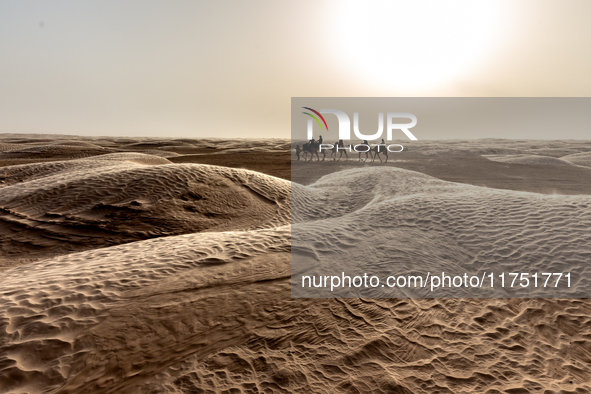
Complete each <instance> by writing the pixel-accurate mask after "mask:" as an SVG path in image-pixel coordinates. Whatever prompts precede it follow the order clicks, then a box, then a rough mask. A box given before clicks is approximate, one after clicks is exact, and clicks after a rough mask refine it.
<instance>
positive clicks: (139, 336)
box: [0, 160, 591, 394]
mask: <svg viewBox="0 0 591 394" xmlns="http://www.w3.org/2000/svg"><path fill="white" fill-rule="evenodd" d="M107 161H108V160H107ZM94 163H96V164H95V165H96V168H97V171H98V172H96V173H93V172H90V171H83V170H81V171H79V172H76V170H75V169H58V170H55V169H52V170H48V172H47V173H46V174H48V175H47V176H41V175H35V174H33V173H34V171H32V170H30V169H29V170H26V171H28V172H26V174H28V175H26V177H27V179H26V180H24V181H23V182H16V183H14V184H10V185H9V186H5V187H3V188H2V189H0V190H2V194H1V195H2V198H3V199H4V200H3V203H4V204H6V206H7V208H6V209H7V210H9V211H10V212H18V214H20V215H22V216H26V217H30V218H33V219H34V220H39V219H38V218H44V217H46V215H47V212H50V213H51V212H55V214H58V213H59V214H63V213H67V214H68V215H72V216H73V217H76V218H87V217H88V215H90V214H91V213H90V212H92V207H93V204H96V202H97V201H104V202H106V203H108V204H111V205H115V204H119V205H123V204H127V203H129V204H131V203H132V202H133V201H138V202H141V203H142V204H145V205H149V204H158V201H157V200H158V198H159V197H161V198H163V199H168V200H166V201H168V202H167V204H168V205H167V207H168V209H169V210H170V211H171V212H173V213H175V214H179V212H181V211H176V210H175V209H177V208H176V206H175V205H174V204H173V203H172V202H171V201H174V200H173V197H174V196H178V195H179V194H178V193H181V192H183V191H186V190H187V187H188V186H187V185H190V184H191V182H200V183H198V184H200V185H207V187H208V188H209V190H211V193H213V194H212V195H215V196H216V198H220V199H221V198H228V197H227V196H228V195H230V196H233V195H238V196H248V198H249V199H248V203H247V205H248V207H249V210H250V212H251V213H252V215H253V218H251V219H250V220H254V218H258V219H260V218H261V217H263V216H262V215H267V216H265V217H266V218H267V219H266V221H265V222H256V223H251V224H250V226H251V227H253V228H249V229H245V228H243V227H245V226H246V223H248V220H246V219H245V220H244V221H241V219H240V218H241V217H242V216H241V215H246V213H243V211H241V210H239V209H236V211H233V212H237V213H236V214H235V213H233V212H231V214H229V216H232V215H235V217H236V218H235V220H233V221H234V222H235V223H234V224H235V225H236V227H234V228H232V227H231V225H232V224H230V223H229V222H228V223H226V224H224V225H220V226H218V227H216V226H210V227H208V228H207V231H203V232H200V233H195V232H194V233H191V234H184V235H175V236H169V237H160V238H156V239H149V240H142V241H138V242H131V243H127V244H123V245H117V246H112V247H108V248H97V249H94V250H89V251H82V252H78V253H72V254H68V255H64V256H60V257H55V258H50V259H45V260H41V261H36V262H33V263H30V264H27V265H23V266H20V267H17V268H13V269H10V270H7V271H4V272H3V273H2V276H1V277H0V332H1V333H2V334H1V335H0V392H2V393H25V392H27V393H123V394H126V393H170V394H173V393H174V394H179V393H263V392H264V393H400V394H410V393H425V394H427V393H429V394H431V393H447V394H451V393H486V394H497V393H509V394H519V393H543V394H558V393H561V394H571V393H578V394H583V393H590V392H591V384H590V382H591V367H590V366H591V318H590V316H591V303H590V302H589V301H588V300H576V299H510V300H508V299H441V298H438V299H425V298H420V299H379V298H375V299H366V298H361V299H359V298H357V299H311V298H305V299H299V298H292V297H291V286H290V277H291V269H290V267H291V264H290V263H291V258H292V257H291V253H290V252H291V251H292V235H293V233H294V232H296V231H300V232H304V231H307V232H309V237H310V241H311V242H312V241H313V243H309V244H307V243H306V244H303V245H299V246H298V245H295V246H298V247H299V248H301V249H300V250H307V251H308V252H309V255H310V256H330V253H337V254H338V253H341V252H342V251H347V252H351V253H353V252H354V251H355V249H361V250H363V248H366V247H369V245H363V244H362V245H357V246H355V244H353V242H355V240H356V239H359V238H358V235H359V234H361V233H367V234H369V235H370V236H371V237H372V239H374V240H376V241H377V240H380V241H383V240H384V239H388V240H391V241H392V242H393V244H392V245H393V246H391V247H392V248H393V250H396V251H398V252H399V253H400V255H401V256H402V257H401V258H402V260H400V261H402V262H403V264H404V261H405V260H404V259H405V258H408V259H410V258H411V257H413V258H414V259H415V260H414V261H415V262H416V261H418V259H420V258H426V257H427V256H429V255H430V254H434V253H435V254H437V253H439V255H438V256H439V257H441V258H449V256H454V258H453V259H452V260H453V261H460V262H465V263H469V262H473V261H478V264H487V263H490V264H492V263H493V262H494V260H495V259H499V258H500V257H503V258H512V257H511V256H512V255H511V253H512V252H511V250H512V248H516V247H517V248H519V247H521V248H522V249H519V250H518V252H519V253H521V257H520V258H528V256H540V255H541V254H542V253H564V254H563V255H562V254H559V255H560V256H563V257H564V256H570V257H569V258H572V259H576V261H580V260H578V259H580V258H581V257H582V256H583V255H582V254H581V253H582V252H581V251H582V250H584V248H585V247H586V245H589V243H588V242H587V241H588V239H587V238H586V237H588V235H587V233H588V231H587V232H585V229H587V230H588V228H589V227H588V215H589V208H588V207H587V206H586V205H585V204H586V203H585V201H588V197H583V196H580V197H577V196H574V197H573V196H571V197H564V196H556V197H552V196H541V195H537V194H531V193H517V192H509V191H501V190H493V191H489V190H486V189H483V188H478V187H466V186H465V185H459V184H453V183H449V182H442V181H439V180H437V179H434V178H431V177H428V176H425V175H422V174H418V173H414V172H411V171H405V170H396V169H386V168H378V169H374V170H371V171H366V172H357V171H349V172H345V173H338V174H334V175H332V176H328V177H324V178H322V179H321V180H320V181H318V182H317V183H316V184H313V185H311V186H309V187H304V186H301V185H294V186H293V188H291V189H290V187H289V183H286V182H282V181H280V180H278V179H276V178H273V177H269V176H265V175H261V174H256V173H253V172H250V171H246V170H230V169H220V168H218V167H211V166H200V165H170V164H158V165H146V164H137V163H129V162H125V163H123V164H118V165H108V166H107V165H105V167H102V166H101V165H100V164H99V163H98V161H95V162H94ZM21 170H22V168H21V169H20V170H19V171H21ZM97 173H98V174H99V175H100V176H98V177H95V176H94V175H95V174H97ZM65 174H70V175H68V176H66V175H65ZM134 174H135V175H134ZM23 176H24V175H23ZM95 182H103V183H98V184H99V185H100V187H101V188H103V189H105V190H107V191H109V193H106V192H105V194H104V195H101V194H100V193H101V190H103V189H100V188H98V187H94V186H93V185H95ZM343 183H345V184H347V185H348V186H347V190H349V191H348V192H346V193H345V192H343V186H342V184H343ZM147 184H149V185H151V186H150V187H147V186H146V185H147ZM107 185H108V186H109V187H106V186H107ZM183 187H184V189H183ZM89 189H91V190H90V191H88V190H89ZM85 190H86V191H85ZM222 191H223V192H222ZM290 191H291V192H292V198H293V205H294V207H298V208H294V212H297V215H294V218H293V224H291V225H290V224H289V220H290V215H289V214H288V213H289V206H290V201H289V194H290ZM63 193H66V194H63ZM70 193H71V194H70ZM215 193H217V194H215ZM181 194H182V193H181ZM40 195H41V196H42V197H38V196H40ZM60 195H62V196H63V195H66V196H69V198H62V199H60V197H59V196H60ZM7 196H8V197H7ZM75 196H80V197H78V198H75ZM157 196H158V197H157ZM171 196H173V197H171ZM236 198H237V197H236ZM244 198H246V197H244ZM585 199H587V200H585ZM181 200H182V198H181ZM237 200H238V201H242V200H239V199H238V198H237ZM183 201H184V200H183ZM325 203H328V204H325ZM236 204H238V205H237V206H238V207H240V206H241V205H239V203H238V202H237V203H236ZM257 204H258V205H257ZM282 204H287V207H288V209H284V208H283V207H284V205H282ZM210 205H213V206H214V207H215V206H216V205H215V201H214V200H212V204H210ZM224 206H225V205H224ZM210 209H213V208H210ZM255 209H257V210H260V211H255ZM154 212H159V211H154ZM286 212H287V213H286ZM417 212H418V213H419V214H417ZM149 214H153V212H152V211H147V212H146V213H145V215H146V216H147V215H149ZM11 215H13V216H15V217H18V216H17V215H16V214H12V213H11ZM172 216H173V215H170V216H167V217H172ZM107 218H109V219H110V218H111V217H107V216H105V218H103V219H102V220H107ZM575 218H576V219H578V221H575V220H574V219H575ZM44 220H45V219H44ZM214 221H219V222H223V218H222V219H220V218H218V219H215V220H214ZM330 223H333V224H335V225H338V228H339V231H341V232H342V233H343V234H345V235H347V236H348V237H349V238H348V239H349V240H350V241H351V242H348V241H347V238H344V239H343V240H340V239H337V237H333V236H331V235H330V234H329V233H328V232H327V231H325V230H326V229H328V228H329V226H328V225H329V224H330ZM577 223H578V224H577ZM549 224H552V225H554V226H556V227H557V229H562V230H563V231H564V230H565V229H566V230H569V231H571V233H570V234H573V235H576V236H577V237H579V240H578V241H576V242H575V244H574V245H575V246H578V247H579V249H580V250H574V249H573V250H569V249H568V248H564V247H563V248H561V247H557V246H556V245H569V243H570V241H569V243H567V242H566V241H565V240H562V241H561V242H559V239H558V238H557V237H559V233H558V232H556V233H553V232H552V230H551V229H549V228H547V227H548V225H549ZM110 225H111V224H110ZM452 228H453V229H456V231H455V232H452V231H451V230H449V229H452ZM212 229H215V231H213V230H212ZM130 231H131V230H130ZM557 231H558V230H557ZM536 232H537V233H536ZM540 232H541V233H542V234H543V235H544V237H543V240H544V242H539V241H540V236H539V234H540ZM379 234H382V235H381V236H383V237H386V238H383V239H382V238H379V237H380V235H379ZM384 234H386V235H384ZM387 234H390V235H387ZM427 234H431V237H432V238H427ZM535 234H538V235H537V237H536V235H535ZM398 237H400V239H398ZM528 237H529V238H528ZM519 239H525V240H527V242H525V243H524V244H523V245H521V244H519ZM394 241H396V242H394ZM577 242H580V244H579V243H577ZM583 243H584V244H583ZM373 245H374V244H372V246H373ZM375 245H380V244H375ZM483 245H484V247H483ZM520 245H521V246H520ZM295 246H294V247H295ZM503 247H505V248H506V249H503ZM305 248H307V249H305ZM546 248H550V249H546ZM552 248H553V249H552ZM481 251H482V252H481ZM370 252H371V253H372V256H374V255H375V252H376V251H375V248H373V249H371V250H369V251H368V250H365V257H367V254H368V253H370ZM412 253H417V254H416V255H414V256H412ZM446 256H447V257H446ZM357 257H358V256H357ZM513 258H517V257H515V256H514V257H513ZM312 260H313V259H312ZM364 261H369V260H367V258H364V259H358V260H357V264H363V262H364ZM408 261H410V260H408ZM585 261H588V260H585ZM307 269H309V270H314V269H315V267H314V266H313V265H311V266H310V267H307Z"/></svg>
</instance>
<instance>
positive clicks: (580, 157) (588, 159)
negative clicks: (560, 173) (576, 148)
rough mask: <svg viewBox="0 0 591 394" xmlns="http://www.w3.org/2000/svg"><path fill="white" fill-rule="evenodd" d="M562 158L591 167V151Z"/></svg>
mask: <svg viewBox="0 0 591 394" xmlns="http://www.w3.org/2000/svg"><path fill="white" fill-rule="evenodd" d="M561 159H562V160H565V161H568V162H570V163H573V164H576V165H579V166H586V167H591V152H584V153H575V154H572V155H568V156H563V157H561Z"/></svg>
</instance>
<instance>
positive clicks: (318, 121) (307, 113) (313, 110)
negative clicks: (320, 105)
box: [302, 107, 328, 131]
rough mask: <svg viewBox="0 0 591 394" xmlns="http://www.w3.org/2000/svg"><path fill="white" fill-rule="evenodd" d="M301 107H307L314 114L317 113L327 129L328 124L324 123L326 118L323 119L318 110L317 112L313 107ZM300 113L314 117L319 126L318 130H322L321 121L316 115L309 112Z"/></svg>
mask: <svg viewBox="0 0 591 394" xmlns="http://www.w3.org/2000/svg"><path fill="white" fill-rule="evenodd" d="M302 108H304V109H307V110H308V111H312V112H314V113H315V114H316V115H318V116H319V117H320V119H322V122H324V126H325V127H326V131H328V124H326V120H325V119H324V116H322V115H321V114H320V112H318V111H316V110H315V109H312V108H310V107H302ZM302 113H303V114H305V115H308V116H310V117H312V119H314V120H315V121H316V122H317V123H318V126H320V130H323V127H322V123H320V120H319V119H318V118H317V117H316V116H314V115H312V114H311V113H309V112H302Z"/></svg>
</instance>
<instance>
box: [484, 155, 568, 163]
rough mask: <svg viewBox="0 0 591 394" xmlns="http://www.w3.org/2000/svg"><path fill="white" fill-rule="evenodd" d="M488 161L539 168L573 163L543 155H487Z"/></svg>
mask: <svg viewBox="0 0 591 394" xmlns="http://www.w3.org/2000/svg"><path fill="white" fill-rule="evenodd" d="M485 157H486V158H487V159H489V160H492V161H498V162H501V163H513V164H530V165H538V166H540V165H541V166H570V165H572V163H571V162H568V161H566V160H563V159H558V158H555V157H550V156H541V155H503V156H498V155H486V156H485Z"/></svg>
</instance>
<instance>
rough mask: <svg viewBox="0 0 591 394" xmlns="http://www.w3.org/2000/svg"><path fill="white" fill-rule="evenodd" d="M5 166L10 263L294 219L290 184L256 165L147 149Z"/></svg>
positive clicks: (2, 217)
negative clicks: (216, 163) (185, 158)
mask: <svg viewBox="0 0 591 394" xmlns="http://www.w3.org/2000/svg"><path fill="white" fill-rule="evenodd" d="M3 171H4V173H3V178H4V179H3V181H4V182H5V183H4V185H5V186H4V187H3V188H2V193H1V194H0V207H1V211H0V221H1V222H2V224H3V225H2V227H1V229H0V234H1V235H2V238H1V241H0V245H1V246H2V249H1V254H0V258H4V259H6V260H8V261H7V263H11V260H15V259H18V258H19V257H20V256H22V255H25V254H26V255H27V256H28V258H32V257H35V256H36V257H37V258H39V257H43V256H45V255H51V254H57V253H64V252H71V251H76V250H82V249H88V248H94V247H101V246H109V245H117V244H121V243H125V242H131V241H137V240H141V239H147V238H154V237H158V236H167V235H175V234H185V233H194V232H200V231H206V230H208V231H213V230H215V231H221V230H224V229H232V230H236V229H251V228H258V227H260V226H263V225H283V224H286V223H287V222H288V221H289V182H287V181H283V180H280V179H277V178H273V177H268V176H263V175H261V174H258V173H255V172H251V171H245V170H233V169H229V168H223V167H213V166H206V165H199V164H177V165H173V164H171V163H170V162H169V161H168V160H167V159H164V158H161V157H157V156H151V155H146V154H140V153H116V154H110V155H102V156H96V157H92V158H87V159H79V160H70V161H62V162H51V163H42V164H27V165H20V166H12V167H5V168H4V169H3ZM1 173H2V172H1V171H0V174H1ZM17 262H18V261H17ZM13 263H14V262H13Z"/></svg>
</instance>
